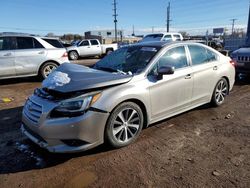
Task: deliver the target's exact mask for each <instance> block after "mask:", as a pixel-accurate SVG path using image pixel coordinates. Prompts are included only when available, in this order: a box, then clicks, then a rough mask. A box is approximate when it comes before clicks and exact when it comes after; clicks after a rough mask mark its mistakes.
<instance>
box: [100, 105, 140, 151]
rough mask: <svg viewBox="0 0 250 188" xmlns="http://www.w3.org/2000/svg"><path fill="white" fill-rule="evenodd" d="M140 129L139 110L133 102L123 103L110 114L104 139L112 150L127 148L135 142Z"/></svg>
mask: <svg viewBox="0 0 250 188" xmlns="http://www.w3.org/2000/svg"><path fill="white" fill-rule="evenodd" d="M142 127H143V113H142V110H141V108H140V107H139V106H138V105H137V104H135V103H133V102H125V103H122V104H120V105H119V106H117V107H116V108H115V109H114V110H113V112H112V113H111V115H110V117H109V119H108V122H107V125H106V129H105V139H106V141H107V142H108V144H110V145H111V146H112V147H114V148H120V147H123V146H127V145H129V144H130V143H132V142H133V141H135V140H136V138H137V137H138V136H139V134H140V132H141V130H142Z"/></svg>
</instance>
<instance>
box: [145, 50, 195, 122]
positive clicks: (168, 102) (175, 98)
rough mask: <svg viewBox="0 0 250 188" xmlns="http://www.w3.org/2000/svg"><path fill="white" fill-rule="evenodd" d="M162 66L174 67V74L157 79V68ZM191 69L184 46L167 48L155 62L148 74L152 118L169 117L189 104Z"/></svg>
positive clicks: (191, 86) (191, 80) (191, 79)
mask: <svg viewBox="0 0 250 188" xmlns="http://www.w3.org/2000/svg"><path fill="white" fill-rule="evenodd" d="M162 66H171V67H175V72H174V74H171V75H163V77H162V79H160V80H159V79H157V78H156V76H155V75H157V69H159V67H162ZM191 69H192V68H191V67H190V66H189V63H188V58H187V55H186V47H185V46H178V47H174V48H171V49H168V50H167V51H166V52H165V53H164V54H163V55H162V56H161V57H160V58H159V60H158V61H157V62H156V63H155V65H154V67H153V69H152V71H151V72H150V73H149V76H148V82H149V92H150V102H151V113H152V114H151V115H152V118H153V119H155V120H159V119H162V118H164V117H169V116H171V115H174V114H177V113H180V112H181V111H184V110H185V109H186V108H188V107H189V106H190V103H191V97H192V88H193V76H192V74H191V72H192V70H191Z"/></svg>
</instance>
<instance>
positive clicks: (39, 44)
mask: <svg viewBox="0 0 250 188" xmlns="http://www.w3.org/2000/svg"><path fill="white" fill-rule="evenodd" d="M33 41H34V47H35V48H44V47H43V45H42V44H41V43H40V42H39V41H37V40H36V39H33Z"/></svg>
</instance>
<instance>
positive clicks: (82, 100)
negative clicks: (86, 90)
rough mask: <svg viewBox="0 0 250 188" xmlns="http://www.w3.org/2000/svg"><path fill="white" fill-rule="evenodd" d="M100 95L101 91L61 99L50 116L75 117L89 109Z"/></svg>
mask: <svg viewBox="0 0 250 188" xmlns="http://www.w3.org/2000/svg"><path fill="white" fill-rule="evenodd" d="M100 96H101V93H94V94H90V95H84V96H79V97H76V98H73V99H67V100H64V101H61V102H60V103H59V104H58V106H57V107H55V108H54V109H53V110H52V112H51V114H50V117H75V116H80V115H82V114H84V113H85V112H86V110H88V109H89V107H90V106H91V105H93V104H94V103H95V102H96V101H97V100H98V99H99V98H100Z"/></svg>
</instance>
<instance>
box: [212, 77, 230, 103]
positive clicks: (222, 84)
mask: <svg viewBox="0 0 250 188" xmlns="http://www.w3.org/2000/svg"><path fill="white" fill-rule="evenodd" d="M228 91H229V85H228V82H227V80H226V79H225V78H221V79H220V80H219V81H218V82H217V84H216V86H215V88H214V92H213V96H212V99H211V103H212V105H214V106H220V105H221V104H223V103H224V101H225V98H226V96H227V94H228Z"/></svg>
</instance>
